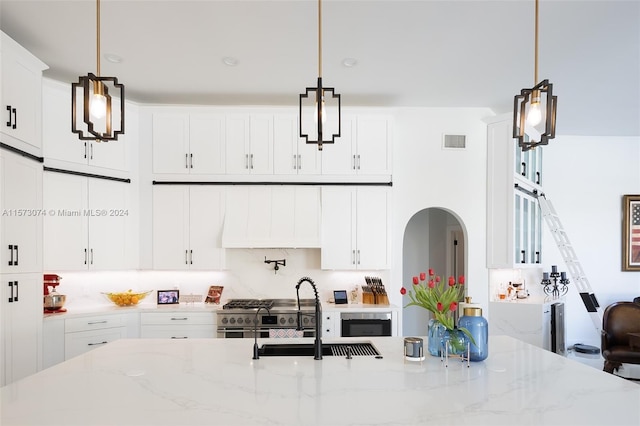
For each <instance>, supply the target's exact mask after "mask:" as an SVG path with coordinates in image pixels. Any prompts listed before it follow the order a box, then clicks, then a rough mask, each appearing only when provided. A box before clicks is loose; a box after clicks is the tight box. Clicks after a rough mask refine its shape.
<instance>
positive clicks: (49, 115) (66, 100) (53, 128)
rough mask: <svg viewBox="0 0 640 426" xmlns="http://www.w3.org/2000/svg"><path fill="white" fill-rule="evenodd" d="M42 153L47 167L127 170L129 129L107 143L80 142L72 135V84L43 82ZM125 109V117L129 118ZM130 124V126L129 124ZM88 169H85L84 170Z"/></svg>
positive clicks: (47, 80) (75, 135)
mask: <svg viewBox="0 0 640 426" xmlns="http://www.w3.org/2000/svg"><path fill="white" fill-rule="evenodd" d="M42 103H43V124H42V128H43V132H42V133H43V154H44V157H45V160H46V162H47V165H52V164H53V165H54V166H56V167H59V168H65V169H73V170H79V171H95V170H92V169H95V168H99V169H101V170H100V173H102V172H103V171H106V172H107V173H108V172H109V171H113V170H115V171H124V172H126V171H129V147H128V145H127V144H128V143H131V141H132V140H133V139H134V138H128V133H129V134H130V133H131V129H128V127H129V128H131V127H134V126H127V127H125V131H126V132H127V133H125V134H124V135H120V136H119V137H118V140H115V141H109V142H96V141H83V140H80V139H79V138H78V135H77V134H75V133H72V132H71V85H70V84H64V83H60V82H56V81H53V80H49V79H44V83H43V89H42ZM126 111H127V110H125V114H127V115H129V114H128V113H127V112H126ZM129 124H131V123H129ZM84 166H87V167H84Z"/></svg>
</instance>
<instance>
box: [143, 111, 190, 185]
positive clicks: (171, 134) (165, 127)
mask: <svg viewBox="0 0 640 426" xmlns="http://www.w3.org/2000/svg"><path fill="white" fill-rule="evenodd" d="M152 120H153V130H152V132H153V133H152V134H153V172H154V173H189V164H190V162H189V160H190V158H189V115H188V114H186V113H154V114H153V118H152Z"/></svg>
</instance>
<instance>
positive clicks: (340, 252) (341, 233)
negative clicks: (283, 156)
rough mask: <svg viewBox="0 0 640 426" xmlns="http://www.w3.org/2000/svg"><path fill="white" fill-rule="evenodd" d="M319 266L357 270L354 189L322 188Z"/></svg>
mask: <svg viewBox="0 0 640 426" xmlns="http://www.w3.org/2000/svg"><path fill="white" fill-rule="evenodd" d="M321 264H322V269H356V192H355V190H353V189H349V188H333V187H324V188H322V251H321Z"/></svg>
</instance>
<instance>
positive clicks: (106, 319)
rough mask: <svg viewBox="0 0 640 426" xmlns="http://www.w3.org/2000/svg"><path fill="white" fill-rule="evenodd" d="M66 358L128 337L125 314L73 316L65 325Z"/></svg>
mask: <svg viewBox="0 0 640 426" xmlns="http://www.w3.org/2000/svg"><path fill="white" fill-rule="evenodd" d="M64 332H65V333H64V359H65V360H68V359H70V358H73V357H75V356H78V355H81V354H83V353H85V352H89V351H90V350H92V349H97V348H99V347H101V346H104V345H106V344H108V343H109V342H113V341H114V340H118V339H122V338H125V337H127V317H126V315H125V314H114V315H96V316H90V317H81V318H71V319H67V320H65V325H64Z"/></svg>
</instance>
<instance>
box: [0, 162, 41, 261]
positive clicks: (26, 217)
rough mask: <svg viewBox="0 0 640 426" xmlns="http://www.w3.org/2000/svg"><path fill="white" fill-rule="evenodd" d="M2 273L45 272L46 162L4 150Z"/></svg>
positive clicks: (1, 178) (0, 239) (0, 198)
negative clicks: (43, 255)
mask: <svg viewBox="0 0 640 426" xmlns="http://www.w3.org/2000/svg"><path fill="white" fill-rule="evenodd" d="M0 213H1V216H0V272H3V273H4V272H6V273H18V272H41V271H42V218H43V213H44V212H43V210H42V163H39V162H37V161H33V160H30V159H28V158H26V157H23V156H20V155H15V154H12V153H10V152H7V151H0Z"/></svg>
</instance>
